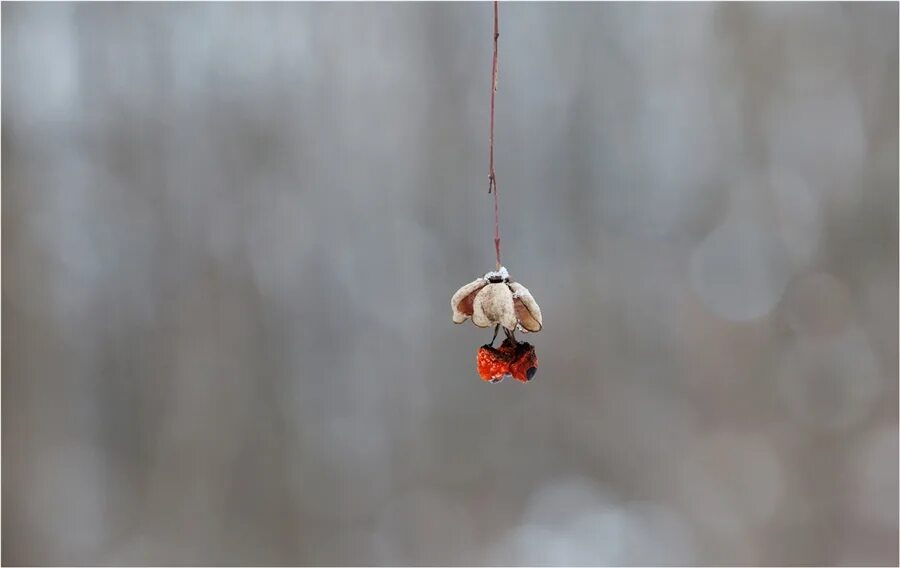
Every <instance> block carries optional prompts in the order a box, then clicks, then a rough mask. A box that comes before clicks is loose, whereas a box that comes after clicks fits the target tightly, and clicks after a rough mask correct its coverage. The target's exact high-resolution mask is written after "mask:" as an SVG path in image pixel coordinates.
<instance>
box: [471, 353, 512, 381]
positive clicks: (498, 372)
mask: <svg viewBox="0 0 900 568" xmlns="http://www.w3.org/2000/svg"><path fill="white" fill-rule="evenodd" d="M476 362H477V365H478V374H479V375H481V378H482V379H483V380H485V381H488V382H491V383H499V382H500V381H502V380H503V376H504V375H508V374H509V357H508V356H507V355H506V354H505V353H502V352H500V351H498V350H497V349H494V348H493V347H491V346H490V345H482V346H481V347H480V348H479V349H478V357H477V359H476Z"/></svg>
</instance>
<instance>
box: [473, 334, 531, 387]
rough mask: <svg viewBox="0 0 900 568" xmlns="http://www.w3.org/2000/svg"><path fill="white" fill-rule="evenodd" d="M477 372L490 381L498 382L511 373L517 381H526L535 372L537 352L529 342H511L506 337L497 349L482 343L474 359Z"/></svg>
mask: <svg viewBox="0 0 900 568" xmlns="http://www.w3.org/2000/svg"><path fill="white" fill-rule="evenodd" d="M476 362H477V366H478V374H479V375H481V378H482V379H483V380H485V381H488V382H490V383H499V382H500V381H502V380H503V377H505V376H507V375H512V378H514V379H515V380H517V381H519V382H523V383H527V382H528V381H530V380H531V379H533V378H534V374H535V373H536V372H537V365H538V360H537V353H535V351H534V346H533V345H532V344H530V343H513V342H512V340H511V339H510V338H509V337H507V338H506V339H504V340H503V343H502V344H501V345H500V348H499V349H495V348H494V347H492V346H491V345H482V346H481V348H480V349H478V357H477V359H476Z"/></svg>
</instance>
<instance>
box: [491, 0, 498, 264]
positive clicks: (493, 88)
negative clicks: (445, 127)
mask: <svg viewBox="0 0 900 568" xmlns="http://www.w3.org/2000/svg"><path fill="white" fill-rule="evenodd" d="M499 39H500V1H499V0H494V63H493V65H492V66H491V143H490V145H491V151H490V173H489V174H488V180H489V183H488V193H491V192H492V191H493V193H494V250H495V251H496V252H497V270H500V198H499V196H498V195H497V173H496V172H495V171H494V97H495V95H496V94H497V43H498V40H499Z"/></svg>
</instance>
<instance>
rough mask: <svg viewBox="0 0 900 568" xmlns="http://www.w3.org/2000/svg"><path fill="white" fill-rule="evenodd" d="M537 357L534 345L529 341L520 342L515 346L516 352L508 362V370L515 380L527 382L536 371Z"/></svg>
mask: <svg viewBox="0 0 900 568" xmlns="http://www.w3.org/2000/svg"><path fill="white" fill-rule="evenodd" d="M537 367H538V359H537V353H536V352H535V350H534V346H533V345H531V344H530V343H520V344H519V345H518V346H517V348H516V354H515V357H514V358H513V360H512V361H511V362H510V364H509V372H510V374H511V375H512V376H513V378H514V379H516V380H517V381H520V382H523V383H527V382H528V381H530V380H531V379H533V378H534V374H535V373H537Z"/></svg>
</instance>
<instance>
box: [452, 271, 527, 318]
mask: <svg viewBox="0 0 900 568" xmlns="http://www.w3.org/2000/svg"><path fill="white" fill-rule="evenodd" d="M450 307H451V308H453V323H463V322H464V321H466V320H467V319H469V318H472V323H474V324H475V325H477V326H478V327H492V326H495V325H501V326H503V327H504V328H506V329H508V330H509V331H515V330H516V329H522V330H524V331H530V332H537V331H540V330H541V327H542V326H543V319H542V317H541V308H540V307H539V306H538V304H537V302H535V301H534V297H532V295H531V292H529V291H528V288H526V287H525V286H522V285H521V284H519V283H518V282H512V281H510V279H509V274H508V273H507V271H506V268H503V267H501V268H500V270H498V271H496V272H488V273H487V274H485V275H484V276H483V277H482V278H478V279H477V280H475V281H473V282H469V283H468V284H466V285H465V286H463V287H462V288H460V289H459V290H457V291H456V293H455V294H453V297H452V298H451V299H450Z"/></svg>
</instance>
